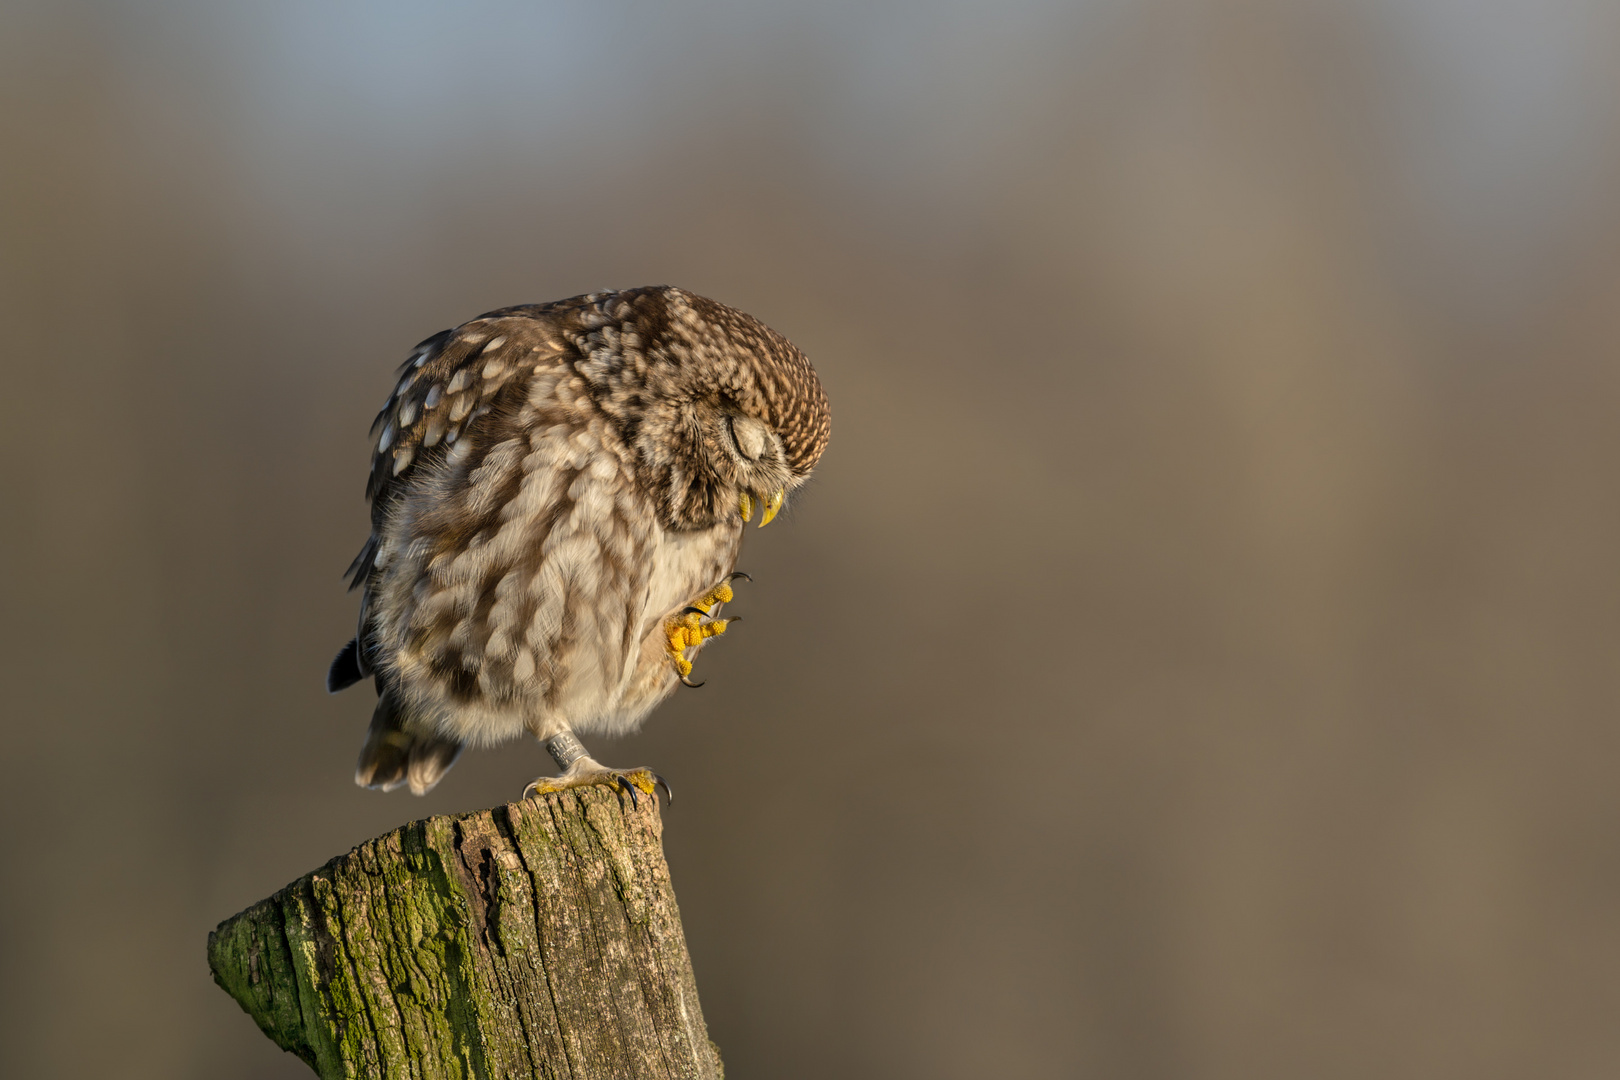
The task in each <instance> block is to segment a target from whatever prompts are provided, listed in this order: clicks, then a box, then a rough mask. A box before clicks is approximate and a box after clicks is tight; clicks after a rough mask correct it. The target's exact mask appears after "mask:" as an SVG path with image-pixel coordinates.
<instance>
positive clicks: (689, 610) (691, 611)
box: [681, 604, 708, 615]
mask: <svg viewBox="0 0 1620 1080" xmlns="http://www.w3.org/2000/svg"><path fill="white" fill-rule="evenodd" d="M681 614H682V615H707V614H708V612H707V611H704V610H703V609H702V608H700V607H692V606H691V605H690V604H688V605H687V606H686V607H684V608H682V609H681Z"/></svg>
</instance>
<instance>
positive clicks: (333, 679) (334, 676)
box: [326, 638, 366, 694]
mask: <svg viewBox="0 0 1620 1080" xmlns="http://www.w3.org/2000/svg"><path fill="white" fill-rule="evenodd" d="M365 677H366V673H365V671H364V670H363V669H362V668H361V666H360V639H359V638H350V639H349V643H348V644H347V645H345V646H343V648H342V649H341V650H339V651H338V654H337V656H335V657H334V658H333V659H332V666H331V667H329V668H327V669H326V692H327V693H328V694H335V693H337V692H338V691H339V690H347V689H348V688H349V687H351V686H353V685H354V684H355V683H357V682H359V681H360V680H361V679H363V678H365Z"/></svg>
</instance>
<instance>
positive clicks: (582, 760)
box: [523, 730, 675, 808]
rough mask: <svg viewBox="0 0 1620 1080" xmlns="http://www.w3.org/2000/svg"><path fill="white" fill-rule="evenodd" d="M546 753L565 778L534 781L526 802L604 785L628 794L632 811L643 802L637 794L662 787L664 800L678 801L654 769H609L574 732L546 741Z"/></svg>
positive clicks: (527, 792)
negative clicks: (551, 794)
mask: <svg viewBox="0 0 1620 1080" xmlns="http://www.w3.org/2000/svg"><path fill="white" fill-rule="evenodd" d="M546 750H547V751H548V752H549V753H550V754H551V756H552V757H553V758H554V759H555V760H556V762H557V764H558V766H560V767H561V768H562V771H563V772H562V775H561V776H542V777H540V778H539V779H538V780H535V781H533V782H532V783H530V784H529V786H528V787H526V788H524V789H523V797H524V798H525V799H527V798H528V797H529V796H531V795H548V794H550V793H551V792H554V791H567V790H568V789H569V788H577V787H590V786H591V785H593V784H602V785H604V786H606V787H610V788H617V789H618V790H620V791H623V792H625V793H626V794H628V795H629V796H630V805H631V806H632V807H638V808H639V807H640V805H641V800H640V799H639V798H637V796H636V792H637V791H638V790H640V791H642V792H645V793H646V794H648V795H652V794H653V793H654V792H656V791H657V790H658V788H660V787H662V788H663V789H664V798H665V800H666V801H668V802H671V803H673V802H674V801H675V793H674V792H673V791H670V790H669V782H668V781H667V780H665V779H664V778H663V777H662V776H659V775H658V774H657V773H655V772H653V771H652V770H651V769H610V768H608V767H607V766H606V765H603V764H602V763H601V762H599V761H596V760H595V759H594V758H592V757H591V755H590V754H588V753H586V752H585V747H584V746H583V745H582V744H581V743H580V741H579V739H578V738H576V737H575V736H574V733H573V732H572V731H566V730H565V731H562V732H559V733H558V734H556V735H553V736H552V737H551V738H549V739H547V740H546Z"/></svg>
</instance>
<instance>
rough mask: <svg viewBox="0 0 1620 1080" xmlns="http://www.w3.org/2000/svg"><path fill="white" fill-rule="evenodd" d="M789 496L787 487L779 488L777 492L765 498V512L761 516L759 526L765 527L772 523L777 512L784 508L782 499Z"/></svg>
mask: <svg viewBox="0 0 1620 1080" xmlns="http://www.w3.org/2000/svg"><path fill="white" fill-rule="evenodd" d="M785 498H787V489H786V488H777V489H776V494H774V495H772V496H771V497H770V498H768V499H766V500H765V512H764V513H763V514H761V515H760V516H759V527H760V528H762V529H763V528H764V527H765V526H767V525H769V524H770V523H771V519H772V518H774V517H775V516H776V512H777V511H778V510H780V509H782V500H783V499H785Z"/></svg>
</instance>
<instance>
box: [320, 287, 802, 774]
mask: <svg viewBox="0 0 1620 1080" xmlns="http://www.w3.org/2000/svg"><path fill="white" fill-rule="evenodd" d="M829 428H830V415H829V413H828V409H827V395H826V394H825V393H824V392H823V391H822V389H821V383H820V381H819V380H818V379H817V378H816V373H815V370H814V369H813V368H812V367H811V366H810V361H809V360H807V359H806V358H805V356H804V354H803V353H801V352H800V351H799V350H798V349H796V348H794V347H793V345H792V343H790V342H789V341H788V340H787V339H786V338H784V337H782V336H781V335H780V334H778V333H776V332H775V331H773V330H771V329H770V328H769V327H767V326H765V325H763V324H761V323H760V322H758V321H756V320H755V319H752V318H750V317H749V316H747V315H744V314H743V313H742V312H740V311H734V310H732V309H731V308H728V307H725V306H724V305H722V304H717V303H715V302H714V301H713V300H706V299H704V298H703V297H701V296H694V295H692V294H691V293H688V292H683V291H682V290H680V289H675V288H667V287H654V288H643V289H629V290H626V291H624V292H604V293H591V294H589V295H586V296H578V297H574V298H573V299H571V300H559V301H557V302H556V303H552V304H534V305H524V306H521V307H510V308H502V309H501V310H499V311H492V312H490V313H489V314H487V315H483V316H480V317H479V318H476V319H474V320H472V321H471V322H468V323H464V324H462V325H461V326H458V327H457V328H456V329H454V330H446V331H444V332H443V333H439V334H435V335H434V336H433V337H430V338H428V339H427V340H426V341H424V342H422V344H420V345H418V346H417V347H416V350H415V351H414V352H413V353H412V354H411V355H410V357H409V358H408V359H407V360H406V361H405V364H404V365H403V366H402V367H401V368H400V379H399V383H398V385H397V386H396V387H395V388H394V393H393V396H391V397H390V398H389V399H388V404H387V405H385V406H384V407H383V410H382V412H381V413H379V414H378V416H377V422H376V424H375V425H374V427H373V429H372V430H373V433H374V434H375V435H376V444H375V453H374V455H373V457H372V464H371V479H370V482H369V483H368V484H367V487H366V497H367V498H368V499H369V500H370V501H371V537H370V539H368V540H367V541H366V544H365V547H364V548H362V549H361V551H360V554H359V555H358V556H357V557H356V558H355V560H354V563H353V565H352V566H350V567H349V574H350V575H352V578H353V581H352V584H351V588H359V589H360V590H361V592H360V625H359V631H358V633H357V634H356V635H355V638H354V640H353V641H351V642H349V644H348V645H347V646H345V647H344V649H343V650H342V651H341V652H340V653H339V654H338V656H337V659H336V660H334V661H333V662H332V669H331V672H330V673H329V674H328V676H327V689H329V690H331V691H333V692H336V691H338V690H342V689H343V688H345V687H347V686H352V685H353V684H354V683H356V682H359V681H360V680H361V679H362V678H364V677H366V676H368V675H369V676H371V677H372V678H373V679H374V680H375V681H376V685H377V708H376V711H375V712H374V713H373V714H372V717H371V729H370V731H369V732H368V733H367V735H366V741H365V745H364V747H362V748H361V751H360V762H359V767H358V768H357V770H356V772H355V782H356V783H358V784H360V785H362V786H364V787H374V788H381V789H383V790H384V791H387V790H390V789H392V788H395V787H398V786H399V785H401V784H408V785H410V789H411V791H413V792H415V793H416V794H418V795H421V794H423V793H425V792H427V791H429V790H430V789H431V788H432V787H433V785H435V784H437V783H438V782H439V780H440V778H441V777H443V776H444V774H445V772H446V771H447V770H448V769H449V768H450V766H451V765H453V764H455V760H456V757H457V756H458V755H459V754H460V753H461V750H462V747H464V746H467V745H469V744H472V745H478V746H488V745H491V744H493V743H497V742H501V741H504V740H506V739H512V738H516V737H517V736H520V735H523V734H525V733H527V734H530V735H533V736H534V737H535V738H537V739H539V740H540V741H541V742H542V743H544V744H545V746H546V748H547V749H548V750H549V751H550V752H551V755H552V757H554V758H556V760H557V764H558V766H559V767H560V768H561V769H562V770H563V772H562V775H560V776H555V777H545V778H542V779H540V780H536V781H535V782H534V783H533V784H531V785H530V788H529V790H530V791H538V792H548V791H558V790H562V789H564V788H569V787H577V786H581V785H586V784H609V785H614V786H617V787H619V788H622V789H623V790H625V791H627V792H629V793H630V796H631V798H632V799H634V798H635V793H636V790H637V789H640V790H641V791H643V792H646V793H648V794H651V793H652V792H653V790H654V783H655V782H657V781H659V778H658V777H657V776H655V775H654V774H653V773H652V772H650V771H649V770H647V769H610V768H607V767H606V766H604V765H601V764H598V763H597V762H596V761H594V760H593V759H592V758H591V757H590V756H589V755H588V754H587V753H586V752H585V748H584V747H583V746H581V745H580V743H579V740H578V739H577V738H576V737H575V735H576V733H578V734H587V733H592V732H599V733H602V734H605V735H617V734H621V733H624V732H628V731H631V730H633V729H635V728H636V727H637V726H639V725H640V723H641V721H642V720H643V719H645V718H646V716H647V714H648V712H650V711H651V710H652V708H653V706H654V705H656V704H658V702H660V701H661V700H663V699H664V698H665V697H666V696H668V695H669V694H670V692H671V691H673V690H674V688H675V686H676V684H677V683H687V684H688V685H701V684H697V683H692V682H690V680H689V676H690V675H691V672H692V659H693V657H694V656H695V655H696V652H697V650H698V649H699V648H700V647H701V646H702V644H703V642H705V641H706V640H708V639H709V638H711V637H717V636H719V635H721V634H723V633H725V632H726V627H727V625H728V624H729V623H735V622H737V621H738V620H737V619H735V618H733V619H722V618H718V617H717V616H718V615H719V613H720V608H721V605H723V604H725V603H726V602H727V601H729V600H731V599H732V589H731V582H732V581H733V580H735V579H737V578H743V577H746V575H743V574H739V573H736V572H735V571H734V566H735V562H736V558H737V549H738V546H739V545H740V543H741V541H742V530H743V525H744V524H745V523H746V522H747V521H748V520H749V519H750V518H751V517H752V516H753V513H754V507H755V504H758V505H759V507H760V525H761V526H763V525H765V524H767V523H768V522H769V521H770V520H771V519H772V518H773V517H775V516H776V514H777V512H778V511H779V510H780V509H781V508H782V502H783V500H784V499H785V498H786V497H787V494H788V493H789V492H791V491H793V489H795V488H797V487H798V486H799V485H800V484H803V483H804V482H805V480H806V479H808V478H809V476H810V470H811V469H813V468H814V467H815V464H816V461H817V459H819V458H820V457H821V452H822V451H823V450H824V449H825V448H826V446H827V435H828V431H829ZM665 787H666V789H667V787H668V785H665Z"/></svg>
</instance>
